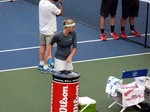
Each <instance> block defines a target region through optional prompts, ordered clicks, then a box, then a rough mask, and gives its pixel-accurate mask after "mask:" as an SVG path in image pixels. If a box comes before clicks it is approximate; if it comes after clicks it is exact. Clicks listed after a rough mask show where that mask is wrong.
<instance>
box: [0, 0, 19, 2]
mask: <svg viewBox="0 0 150 112" xmlns="http://www.w3.org/2000/svg"><path fill="white" fill-rule="evenodd" d="M15 1H17V0H13V1H12V2H15ZM0 2H10V0H0Z"/></svg>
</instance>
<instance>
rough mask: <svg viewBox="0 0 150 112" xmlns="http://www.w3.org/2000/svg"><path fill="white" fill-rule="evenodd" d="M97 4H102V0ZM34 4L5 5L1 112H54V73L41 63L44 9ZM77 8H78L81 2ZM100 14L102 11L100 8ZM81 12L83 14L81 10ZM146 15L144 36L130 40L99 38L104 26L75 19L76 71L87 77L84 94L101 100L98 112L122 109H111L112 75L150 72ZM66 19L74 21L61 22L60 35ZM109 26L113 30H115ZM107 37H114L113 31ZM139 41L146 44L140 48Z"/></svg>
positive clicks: (0, 25)
mask: <svg viewBox="0 0 150 112" xmlns="http://www.w3.org/2000/svg"><path fill="white" fill-rule="evenodd" d="M70 1H72V0H70ZM70 1H69V0H64V1H63V2H66V3H67V2H68V3H69V2H70ZM76 1H78V0H76ZM84 1H85V0H84ZM84 1H83V4H84ZM87 1H89V0H87ZM95 1H97V3H99V2H100V1H99V0H95ZM74 2H75V1H74ZM37 3H38V2H37ZM33 4H35V1H34V2H33ZM33 4H31V3H28V2H26V1H24V0H17V1H15V2H11V3H10V2H0V7H1V9H2V10H0V18H1V19H0V37H1V41H0V64H1V66H0V111H1V112H49V111H50V94H51V80H52V76H51V74H42V73H41V72H40V71H39V70H38V69H37V65H38V60H39V57H38V49H39V32H38V7H37V6H36V5H33ZM63 4H64V3H63ZM92 4H93V6H94V5H96V6H97V7H96V8H98V6H99V4H96V3H95V2H92ZM65 5H67V4H65ZM65 5H64V7H65ZM74 5H78V4H77V3H76V2H75V3H74ZM87 5H88V3H87ZM144 6H145V4H144V3H141V7H144ZM66 7H67V6H66ZM91 7H92V6H91ZM92 8H93V7H92ZM119 9H120V6H119ZM64 10H65V9H64ZM93 10H95V9H93ZM97 10H98V11H99V8H98V9H97ZM142 10H144V11H145V8H141V11H140V14H141V16H144V15H145V14H144V13H141V12H142ZM76 11H77V12H78V10H76ZM82 11H84V10H82ZM74 13H75V12H74ZM89 14H90V12H89ZM74 15H76V14H74ZM93 16H94V15H93ZM141 16H140V17H139V18H138V20H140V21H141V22H140V23H139V24H137V23H138V22H137V23H136V24H137V26H138V25H139V26H138V28H139V31H140V32H141V33H142V34H143V36H142V37H140V38H139V37H133V36H130V35H128V37H129V39H128V40H123V39H119V40H113V39H112V38H108V40H107V41H106V42H103V41H100V39H99V35H100V34H99V33H100V31H99V30H98V26H95V25H94V24H96V25H98V24H99V23H94V24H92V23H91V25H92V26H89V25H87V24H85V23H86V22H84V23H82V22H81V20H79V18H76V17H74V18H76V20H77V22H76V32H77V38H78V51H77V53H76V55H75V57H74V68H75V71H78V72H80V73H81V78H80V96H89V97H91V98H92V99H94V100H96V110H97V112H102V111H103V112H117V111H120V109H121V107H120V106H118V105H116V106H114V107H112V108H111V109H108V106H109V105H110V104H111V102H112V100H110V99H109V98H108V97H107V94H106V93H105V87H106V82H107V79H108V77H109V76H110V75H113V76H115V77H118V78H121V74H122V72H123V71H126V70H136V69H142V68H148V69H149V70H150V49H149V47H147V48H144V46H143V44H144V32H145V25H142V24H145V17H144V18H143V17H141ZM78 17H79V16H78ZM66 18H69V12H67V14H66V16H64V17H59V18H58V31H60V30H62V22H63V20H64V19H66ZM89 18H90V17H89ZM95 18H97V19H96V20H94V21H98V20H99V16H98V15H97V16H95ZM117 19H119V16H118V17H117ZM89 21H91V19H90V20H89ZM108 24H109V23H108ZM117 24H118V29H116V30H117V32H119V22H118V23H117ZM106 26H107V27H108V29H107V31H108V32H109V26H108V25H106ZM148 31H149V30H148ZM149 33H150V31H149V32H148V39H147V45H148V46H149V45H150V39H149V38H150V37H149ZM107 35H108V36H109V33H108V34H107ZM131 40H132V41H134V42H131ZM136 41H137V42H138V43H139V42H140V43H142V44H137V43H136ZM54 52H55V50H54ZM148 74H150V72H148ZM125 112H140V110H138V109H136V108H134V107H133V108H132V107H131V108H128V109H126V110H125Z"/></svg>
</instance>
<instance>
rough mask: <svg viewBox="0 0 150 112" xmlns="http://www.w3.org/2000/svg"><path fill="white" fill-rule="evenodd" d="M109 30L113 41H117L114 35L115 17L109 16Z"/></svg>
mask: <svg viewBox="0 0 150 112" xmlns="http://www.w3.org/2000/svg"><path fill="white" fill-rule="evenodd" d="M110 28H111V32H110V34H111V36H112V37H113V38H114V39H119V36H118V35H117V34H116V33H115V31H114V30H115V16H110Z"/></svg>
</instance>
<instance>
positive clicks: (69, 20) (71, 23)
mask: <svg viewBox="0 0 150 112" xmlns="http://www.w3.org/2000/svg"><path fill="white" fill-rule="evenodd" d="M71 25H72V26H74V25H75V21H74V20H72V19H67V20H64V22H63V27H64V28H67V27H69V26H71Z"/></svg>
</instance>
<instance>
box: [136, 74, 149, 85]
mask: <svg viewBox="0 0 150 112" xmlns="http://www.w3.org/2000/svg"><path fill="white" fill-rule="evenodd" d="M145 79H146V77H145V76H143V77H135V78H134V80H135V82H136V83H137V84H139V85H141V86H144V83H145Z"/></svg>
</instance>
